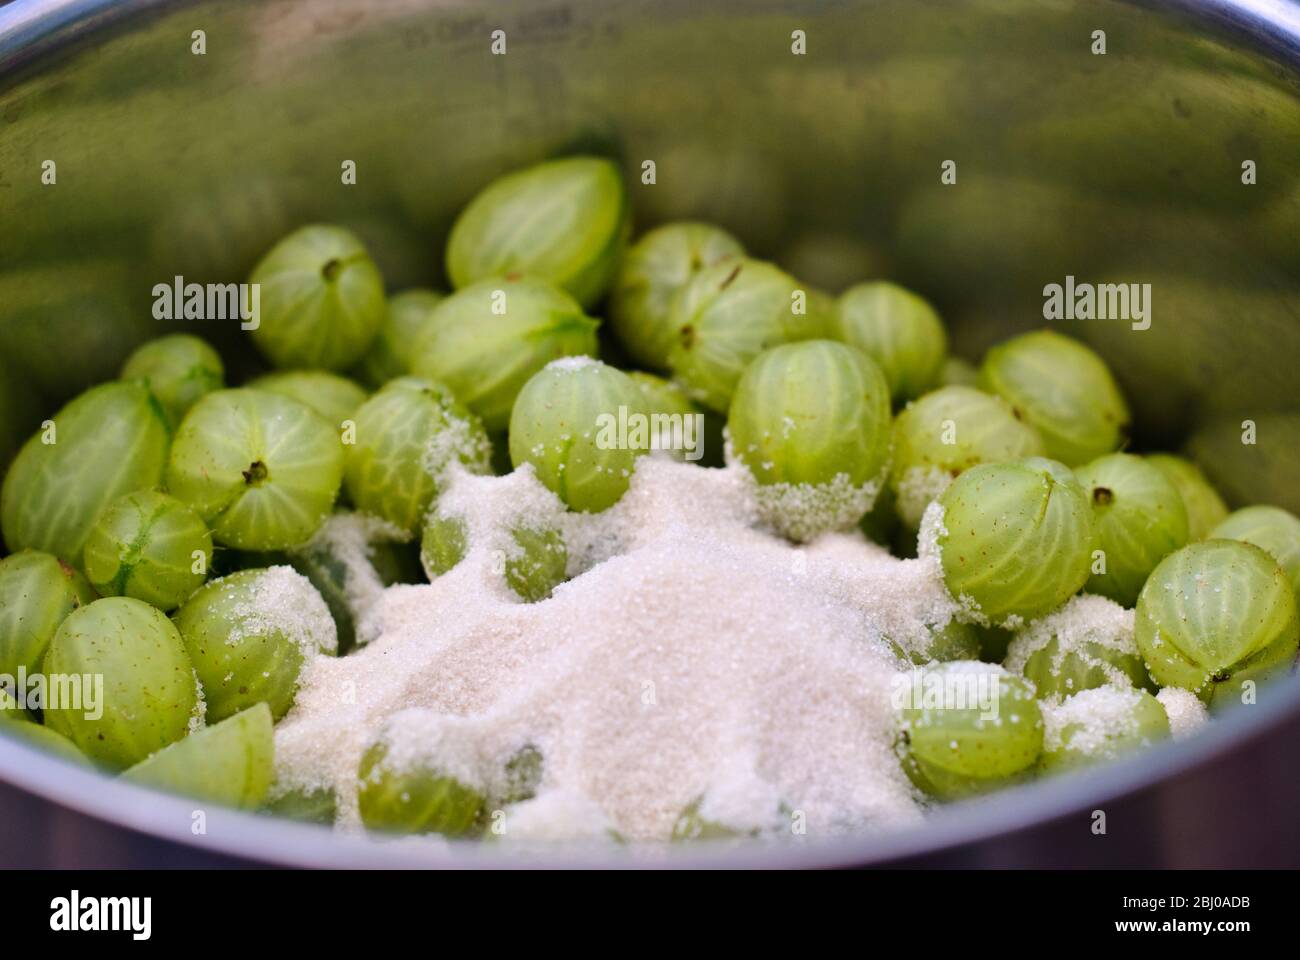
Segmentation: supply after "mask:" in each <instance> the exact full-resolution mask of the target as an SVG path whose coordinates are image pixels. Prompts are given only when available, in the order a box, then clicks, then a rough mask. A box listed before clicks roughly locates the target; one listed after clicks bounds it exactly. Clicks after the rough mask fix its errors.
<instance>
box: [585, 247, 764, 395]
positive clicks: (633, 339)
mask: <svg viewBox="0 0 1300 960" xmlns="http://www.w3.org/2000/svg"><path fill="white" fill-rule="evenodd" d="M744 254H745V251H744V248H743V247H742V246H741V245H740V243H739V241H737V240H736V239H735V238H734V237H732V236H731V235H730V234H728V233H727V232H726V231H724V230H721V229H719V228H718V227H714V226H710V225H708V224H702V223H692V222H685V223H671V224H665V225H663V226H661V227H657V228H655V229H654V230H651V231H649V232H648V233H646V234H645V235H643V236H642V237H641V238H640V239H639V240H638V241H637V242H636V243H635V244H634V245H633V246H632V247H631V249H629V250H628V252H627V254H626V255H625V256H624V258H623V261H622V264H621V265H620V267H619V270H618V274H617V276H616V277H615V280H614V287H613V289H612V290H611V291H610V298H609V306H608V313H609V322H610V326H611V328H612V329H613V331H614V333H615V335H616V336H617V337H618V338H619V342H620V343H621V344H622V345H623V347H624V349H626V350H627V351H628V353H629V355H630V356H631V357H632V358H633V359H634V360H635V361H636V362H637V363H638V364H640V365H642V366H645V367H648V368H649V369H651V370H658V371H666V370H667V369H668V357H669V354H670V352H671V349H672V345H673V341H674V339H675V338H676V336H677V331H676V330H675V329H673V326H672V317H671V314H672V305H673V300H674V298H675V297H676V296H677V294H678V292H679V291H680V290H681V288H682V287H683V286H685V284H686V283H687V282H688V281H689V280H690V279H691V277H693V276H694V275H695V274H696V273H698V272H699V271H700V270H701V269H704V268H707V267H711V266H713V265H715V264H716V263H719V262H720V261H723V260H727V259H729V258H732V257H741V256H744Z"/></svg>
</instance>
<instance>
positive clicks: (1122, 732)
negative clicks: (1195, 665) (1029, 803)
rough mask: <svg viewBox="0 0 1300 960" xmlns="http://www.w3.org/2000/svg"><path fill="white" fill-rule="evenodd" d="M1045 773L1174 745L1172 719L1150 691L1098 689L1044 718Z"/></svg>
mask: <svg viewBox="0 0 1300 960" xmlns="http://www.w3.org/2000/svg"><path fill="white" fill-rule="evenodd" d="M1043 720H1044V728H1045V729H1044V734H1043V756H1042V760H1041V761H1040V764H1039V766H1040V769H1041V770H1042V771H1043V772H1044V773H1063V772H1065V771H1067V770H1078V769H1082V768H1084V767H1089V766H1092V765H1093V764H1096V763H1101V762H1104V761H1111V760H1117V759H1119V758H1120V757H1122V756H1123V755H1124V754H1126V753H1130V752H1132V751H1134V750H1138V749H1141V748H1142V747H1149V746H1151V745H1152V744H1155V743H1159V742H1160V741H1161V740H1167V739H1169V717H1168V715H1167V714H1166V713H1165V708H1164V707H1163V706H1162V705H1161V703H1160V701H1159V700H1157V699H1156V698H1155V697H1153V696H1152V695H1151V694H1149V693H1148V692H1147V691H1145V690H1136V689H1132V688H1129V689H1124V688H1121V687H1110V686H1106V687H1096V688H1093V689H1089V690H1084V691H1082V692H1080V693H1076V694H1074V695H1073V696H1070V697H1068V698H1066V699H1065V700H1064V701H1063V702H1062V703H1061V704H1060V705H1058V706H1052V707H1048V708H1047V709H1046V710H1045V711H1044V714H1043Z"/></svg>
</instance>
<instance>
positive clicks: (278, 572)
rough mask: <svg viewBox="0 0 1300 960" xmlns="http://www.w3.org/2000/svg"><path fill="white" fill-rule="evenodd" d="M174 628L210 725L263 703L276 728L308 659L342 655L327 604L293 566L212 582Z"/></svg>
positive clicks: (181, 613) (244, 572) (189, 604)
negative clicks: (338, 649)
mask: <svg viewBox="0 0 1300 960" xmlns="http://www.w3.org/2000/svg"><path fill="white" fill-rule="evenodd" d="M175 621H176V626H177V628H178V629H179V630H180V635H181V637H182V638H183V640H184V647H185V649H186V650H187V651H188V652H189V658H190V660H191V661H192V662H193V664H194V672H195V673H196V674H197V675H198V678H199V683H200V684H201V685H202V688H203V696H204V698H205V699H206V701H207V718H208V720H209V721H211V722H216V721H220V720H224V719H226V718H227V717H233V716H234V715H235V714H237V713H239V712H240V711H241V710H246V709H248V708H249V707H251V706H253V705H254V704H257V703H263V702H264V703H266V704H267V705H268V706H269V707H270V708H271V716H272V717H273V718H274V719H276V720H279V719H280V718H281V717H283V716H284V715H285V714H286V713H288V711H289V708H290V707H291V706H293V700H294V696H295V694H296V693H297V690H298V677H299V675H300V674H301V672H302V668H303V664H304V663H305V662H306V660H307V658H308V657H312V656H316V655H317V654H321V653H326V654H329V653H334V652H335V650H337V648H338V637H337V634H336V632H335V627H334V621H333V620H332V619H331V618H330V613H329V608H328V607H326V606H325V601H324V600H322V599H321V596H320V594H319V593H317V592H316V588H315V587H313V586H312V585H311V583H310V581H308V580H307V578H306V577H304V576H303V575H302V574H300V573H298V572H297V571H296V570H294V569H293V568H292V567H288V566H278V567H268V568H266V569H262V570H241V571H240V572H238V573H232V574H230V575H229V576H227V577H222V578H221V579H220V580H213V581H211V582H210V583H208V584H206V585H204V586H203V587H201V588H200V589H199V591H198V592H197V593H195V594H194V596H192V597H190V599H189V600H187V601H186V602H185V605H184V606H182V607H181V608H180V610H178V611H176V615H175Z"/></svg>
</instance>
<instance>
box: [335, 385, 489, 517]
mask: <svg viewBox="0 0 1300 960" xmlns="http://www.w3.org/2000/svg"><path fill="white" fill-rule="evenodd" d="M491 458H492V447H491V444H490V443H489V441H488V437H487V433H485V432H484V430H483V426H482V424H480V423H479V421H478V418H477V417H475V416H474V415H473V414H472V413H470V412H469V411H468V410H466V409H465V407H464V406H462V405H461V403H460V402H459V401H458V400H457V399H456V398H455V397H454V396H453V395H452V393H451V391H450V390H448V389H447V388H446V387H444V386H443V385H442V384H440V383H435V382H434V381H432V380H424V379H421V378H419V377H399V378H398V379H396V380H390V381H389V382H388V384H387V385H385V386H384V387H383V388H382V389H381V390H380V391H379V392H378V393H376V394H375V395H374V396H373V397H371V398H370V399H369V400H367V401H366V402H365V403H364V404H362V405H361V409H359V410H358V411H357V413H356V435H355V442H354V443H352V444H351V445H349V446H348V449H347V461H346V464H345V466H344V470H343V483H344V486H345V488H346V489H347V492H348V497H349V498H350V499H351V500H352V503H353V504H355V505H356V508H357V509H358V510H360V511H362V512H363V513H369V514H373V515H374V516H377V517H381V518H383V519H384V520H387V521H388V522H389V523H391V524H393V525H394V526H395V527H397V528H399V529H401V530H404V531H407V532H408V533H415V532H417V531H419V529H420V527H421V525H422V524H423V522H424V518H425V516H426V515H427V514H428V512H429V507H430V506H431V505H432V504H433V502H434V500H435V498H436V497H437V496H438V493H439V491H440V490H441V488H442V485H443V483H444V480H445V476H446V473H447V470H448V469H449V468H450V467H451V466H452V465H453V464H459V465H461V466H463V467H464V468H465V469H467V470H469V471H470V472H471V473H479V474H487V473H491Z"/></svg>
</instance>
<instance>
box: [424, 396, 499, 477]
mask: <svg viewBox="0 0 1300 960" xmlns="http://www.w3.org/2000/svg"><path fill="white" fill-rule="evenodd" d="M491 459H492V443H491V441H489V440H488V438H487V435H486V434H484V432H483V428H482V427H481V426H480V425H479V424H477V423H474V422H471V421H469V420H466V419H465V418H464V417H458V416H455V415H454V414H452V413H451V412H450V411H447V412H446V422H445V423H444V424H443V425H442V427H441V428H440V429H439V430H437V431H435V432H434V434H433V436H431V437H430V438H429V441H428V443H426V444H425V447H424V456H423V460H422V466H423V467H424V469H425V472H426V473H428V474H429V476H431V477H432V478H433V479H434V480H437V481H439V482H441V478H442V475H443V474H444V473H446V472H447V469H448V468H449V467H450V466H451V465H452V464H461V463H468V464H473V465H474V466H476V467H478V468H481V469H483V470H486V469H487V468H488V464H489V463H490V462H491Z"/></svg>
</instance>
